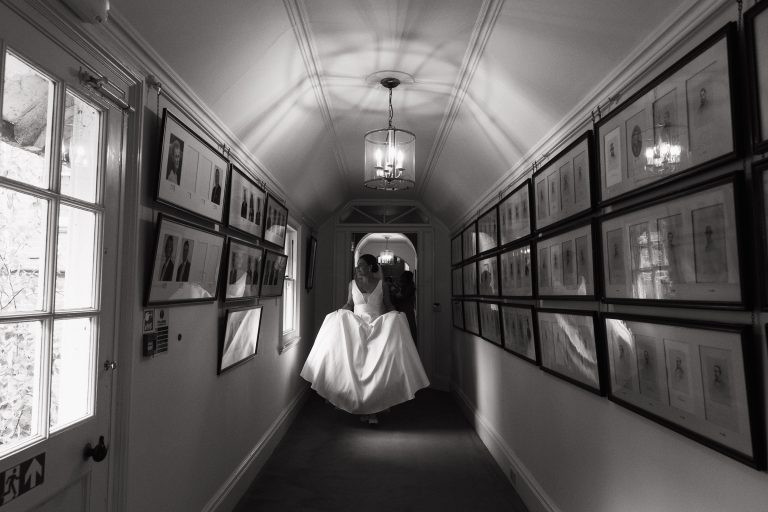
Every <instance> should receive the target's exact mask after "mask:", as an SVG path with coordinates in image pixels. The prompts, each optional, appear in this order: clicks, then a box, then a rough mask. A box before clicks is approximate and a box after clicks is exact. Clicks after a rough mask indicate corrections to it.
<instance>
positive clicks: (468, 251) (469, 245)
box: [461, 222, 477, 260]
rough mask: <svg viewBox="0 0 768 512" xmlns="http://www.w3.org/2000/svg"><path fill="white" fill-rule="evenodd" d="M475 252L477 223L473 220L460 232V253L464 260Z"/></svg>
mask: <svg viewBox="0 0 768 512" xmlns="http://www.w3.org/2000/svg"><path fill="white" fill-rule="evenodd" d="M476 254H477V223H475V222H473V223H472V224H470V225H469V226H467V227H466V228H464V231H462V232H461V255H462V257H463V258H464V259H465V260H468V259H469V258H472V257H473V256H475V255H476Z"/></svg>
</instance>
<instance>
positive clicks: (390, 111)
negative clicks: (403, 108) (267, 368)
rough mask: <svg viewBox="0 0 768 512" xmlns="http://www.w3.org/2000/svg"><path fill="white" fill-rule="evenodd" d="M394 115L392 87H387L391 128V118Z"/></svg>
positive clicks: (390, 126) (390, 124) (390, 125)
mask: <svg viewBox="0 0 768 512" xmlns="http://www.w3.org/2000/svg"><path fill="white" fill-rule="evenodd" d="M394 115H395V111H394V110H392V88H390V89H389V128H392V118H393V117H394Z"/></svg>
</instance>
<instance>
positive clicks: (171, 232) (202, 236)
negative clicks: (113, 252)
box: [146, 213, 224, 306]
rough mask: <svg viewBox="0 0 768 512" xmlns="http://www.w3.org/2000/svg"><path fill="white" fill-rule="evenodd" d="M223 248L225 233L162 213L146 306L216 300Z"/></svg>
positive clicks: (159, 219)
mask: <svg viewBox="0 0 768 512" xmlns="http://www.w3.org/2000/svg"><path fill="white" fill-rule="evenodd" d="M223 250H224V235H220V234H218V233H216V232H214V231H209V230H207V229H201V228H199V227H197V226H194V225H192V224H189V223H187V222H184V221H182V220H179V219H174V218H172V217H168V216H166V215H164V214H162V213H161V214H160V215H159V216H158V220H157V238H156V241H155V252H154V257H153V259H152V272H151V274H150V276H149V278H150V283H149V287H148V290H147V300H146V305H147V306H153V305H160V304H182V303H187V302H213V301H215V300H216V299H217V297H218V289H219V275H220V268H219V267H220V265H221V257H222V252H223Z"/></svg>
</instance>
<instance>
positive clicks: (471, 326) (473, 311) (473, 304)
mask: <svg viewBox="0 0 768 512" xmlns="http://www.w3.org/2000/svg"><path fill="white" fill-rule="evenodd" d="M463 310H464V330H465V331H466V332H468V333H470V334H474V335H476V336H480V316H479V310H478V307H477V301H474V300H465V301H464V307H463Z"/></svg>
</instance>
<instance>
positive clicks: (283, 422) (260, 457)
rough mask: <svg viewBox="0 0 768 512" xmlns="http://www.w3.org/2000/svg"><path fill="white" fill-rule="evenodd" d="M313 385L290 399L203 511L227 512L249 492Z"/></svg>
mask: <svg viewBox="0 0 768 512" xmlns="http://www.w3.org/2000/svg"><path fill="white" fill-rule="evenodd" d="M308 390H309V386H306V387H304V389H303V390H302V391H300V392H299V393H298V394H297V395H296V396H295V397H294V399H293V400H291V403H289V404H288V405H287V406H286V407H285V408H284V409H283V411H282V412H281V413H280V415H279V416H278V417H277V418H276V419H275V421H274V422H272V425H270V427H269V429H268V430H267V431H266V433H265V434H264V435H263V436H262V437H261V439H259V442H258V443H256V446H254V447H253V449H252V450H251V452H250V453H249V454H248V455H247V456H246V457H245V459H243V461H242V462H241V463H240V465H239V466H238V467H237V468H236V469H235V471H233V472H232V474H231V475H230V476H229V478H227V480H226V481H225V482H224V483H223V484H222V486H221V487H220V488H219V490H218V491H216V494H214V495H213V497H212V498H211V499H210V500H209V501H208V503H206V504H205V506H204V507H203V509H202V512H224V511H229V510H232V509H233V508H235V505H237V502H238V501H239V500H240V498H241V497H242V496H243V494H245V491H246V489H247V487H248V485H250V483H251V482H252V481H253V479H254V478H256V475H258V473H259V471H261V468H262V467H263V466H264V463H265V462H267V459H269V456H270V455H272V452H273V451H274V449H275V447H276V446H277V443H278V442H280V440H281V439H282V438H283V436H284V435H285V433H286V431H287V430H288V427H290V426H291V424H292V423H293V420H294V419H296V415H297V414H298V412H299V410H300V409H301V405H302V404H303V403H304V400H305V399H306V398H307V396H309V395H308V393H307V391H308Z"/></svg>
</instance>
